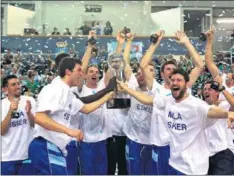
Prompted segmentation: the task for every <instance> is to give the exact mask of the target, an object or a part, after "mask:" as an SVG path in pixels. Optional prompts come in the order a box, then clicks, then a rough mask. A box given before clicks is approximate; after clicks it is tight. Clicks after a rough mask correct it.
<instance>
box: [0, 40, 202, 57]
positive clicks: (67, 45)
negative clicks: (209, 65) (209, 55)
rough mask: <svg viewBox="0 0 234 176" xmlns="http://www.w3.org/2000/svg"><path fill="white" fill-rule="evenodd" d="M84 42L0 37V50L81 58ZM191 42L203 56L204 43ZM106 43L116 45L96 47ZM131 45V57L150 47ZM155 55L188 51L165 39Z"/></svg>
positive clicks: (99, 42) (142, 43) (145, 43)
mask: <svg viewBox="0 0 234 176" xmlns="http://www.w3.org/2000/svg"><path fill="white" fill-rule="evenodd" d="M86 41H87V38H82V37H46V36H45V37H42V36H33V37H26V36H22V37H13V36H2V40H1V43H2V48H5V49H11V50H12V52H16V51H17V50H18V49H19V50H20V51H21V52H23V53H25V52H28V53H51V54H52V53H53V54H58V53H60V52H69V50H70V49H71V48H73V49H74V50H75V51H76V53H78V55H79V56H82V55H83V54H84V51H85V48H86ZM191 42H192V43H193V45H194V46H195V48H196V49H197V51H198V52H199V53H200V54H204V49H205V42H201V41H199V40H198V39H191ZM108 43H111V45H112V44H113V43H116V39H115V38H114V37H103V38H98V39H97V45H98V46H99V47H100V48H104V49H105V50H106V51H108V47H107V46H108ZM133 43H135V44H136V45H135V44H134V45H135V48H134V47H133V49H132V51H134V49H136V50H135V52H133V56H132V57H136V56H137V55H136V53H137V52H136V51H138V54H140V53H141V52H142V53H144V52H145V50H146V49H147V48H148V47H149V45H150V42H149V39H148V38H142V37H141V38H138V37H135V39H134V42H133ZM113 45H114V44H113ZM58 46H59V47H58ZM138 46H141V48H142V51H140V50H138V49H137V47H138ZM111 47H112V46H111ZM113 48H114V46H113ZM139 51H140V52H139ZM134 54H135V56H134ZM156 54H157V55H169V54H172V55H185V54H188V51H187V49H186V48H185V47H184V46H183V45H180V44H178V43H177V42H176V41H175V40H173V39H169V38H165V39H163V40H162V41H161V44H160V46H159V47H158V48H157V50H156Z"/></svg>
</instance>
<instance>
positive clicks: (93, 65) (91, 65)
mask: <svg viewBox="0 0 234 176" xmlns="http://www.w3.org/2000/svg"><path fill="white" fill-rule="evenodd" d="M90 67H95V68H97V69H98V71H99V67H98V65H96V64H89V65H88V67H87V70H86V73H88V71H89V68H90Z"/></svg>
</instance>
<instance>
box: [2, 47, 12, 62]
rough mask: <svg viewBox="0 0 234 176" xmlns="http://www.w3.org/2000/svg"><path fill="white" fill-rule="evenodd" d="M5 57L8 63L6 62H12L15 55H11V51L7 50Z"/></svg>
mask: <svg viewBox="0 0 234 176" xmlns="http://www.w3.org/2000/svg"><path fill="white" fill-rule="evenodd" d="M3 57H4V59H5V61H6V60H10V61H12V59H13V55H12V54H11V50H10V49H8V50H7V53H6V54H5V55H4V56H3Z"/></svg>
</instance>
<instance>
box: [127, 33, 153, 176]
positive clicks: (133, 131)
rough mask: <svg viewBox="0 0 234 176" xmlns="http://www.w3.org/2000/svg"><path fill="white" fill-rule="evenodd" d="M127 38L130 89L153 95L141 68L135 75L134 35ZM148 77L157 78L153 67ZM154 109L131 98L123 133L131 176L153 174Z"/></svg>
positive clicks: (149, 67) (128, 82)
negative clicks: (131, 53)
mask: <svg viewBox="0 0 234 176" xmlns="http://www.w3.org/2000/svg"><path fill="white" fill-rule="evenodd" d="M130 36H131V37H128V38H127V42H126V46H125V49H124V61H125V69H124V73H125V78H126V80H127V84H128V86H129V87H130V88H132V89H134V90H137V91H141V92H142V93H145V94H147V95H152V96H153V94H152V93H151V91H149V90H148V89H147V86H146V83H145V79H144V75H143V73H142V71H141V69H140V68H138V71H137V73H136V75H135V74H133V71H132V68H131V66H130V65H129V63H130V57H129V55H130V50H131V44H132V40H133V37H134V34H132V33H131V35H130ZM147 69H148V70H149V72H148V76H151V77H152V78H154V77H155V69H154V66H153V65H149V66H148V68H147ZM152 109H153V107H152V106H150V105H144V104H142V103H140V102H139V101H138V100H136V99H135V98H133V97H131V106H130V108H129V110H128V116H127V117H126V119H125V123H124V125H123V131H124V133H125V134H126V136H127V141H126V160H127V169H128V174H129V175H151V174H154V173H152V163H153V162H152V146H151V144H150V122H151V116H152Z"/></svg>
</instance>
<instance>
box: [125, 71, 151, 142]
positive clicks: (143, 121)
mask: <svg viewBox="0 0 234 176" xmlns="http://www.w3.org/2000/svg"><path fill="white" fill-rule="evenodd" d="M128 84H129V85H128V86H129V87H130V88H132V89H134V90H137V91H141V90H140V88H139V85H138V82H137V79H136V77H135V75H134V74H132V75H131V77H130V80H129V83H128ZM141 92H143V91H141ZM143 93H145V94H148V95H152V93H151V92H150V91H144V92H143ZM152 110H153V106H150V105H144V104H142V103H140V102H139V101H138V100H136V99H135V98H133V97H131V107H130V108H129V111H128V117H127V118H126V122H125V124H124V127H123V130H124V132H125V134H126V136H127V137H128V138H129V139H131V140H133V141H135V142H137V143H140V144H147V145H149V144H150V140H149V136H150V122H151V116H152Z"/></svg>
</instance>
